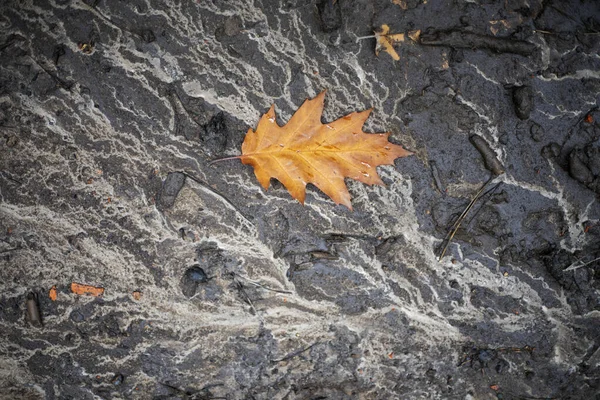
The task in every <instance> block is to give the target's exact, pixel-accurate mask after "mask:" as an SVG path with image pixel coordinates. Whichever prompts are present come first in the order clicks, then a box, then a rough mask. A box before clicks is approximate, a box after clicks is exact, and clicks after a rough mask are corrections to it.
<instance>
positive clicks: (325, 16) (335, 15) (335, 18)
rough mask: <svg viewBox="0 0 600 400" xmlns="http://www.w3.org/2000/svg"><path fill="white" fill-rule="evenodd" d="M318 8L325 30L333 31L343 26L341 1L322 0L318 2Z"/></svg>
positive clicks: (322, 27)
mask: <svg viewBox="0 0 600 400" xmlns="http://www.w3.org/2000/svg"><path fill="white" fill-rule="evenodd" d="M317 10H318V12H319V19H320V22H321V29H322V30H323V31H324V32H333V31H335V30H338V29H340V28H341V26H342V11H341V9H340V4H339V2H335V3H334V2H332V1H331V0H320V1H318V2H317Z"/></svg>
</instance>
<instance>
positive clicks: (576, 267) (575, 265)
mask: <svg viewBox="0 0 600 400" xmlns="http://www.w3.org/2000/svg"><path fill="white" fill-rule="evenodd" d="M596 261H600V257H598V258H595V259H593V260H592V261H588V262H586V263H585V264H580V265H577V263H579V262H581V261H577V262H574V263H573V264H571V265H569V266H568V267H567V268H566V269H565V272H566V271H575V270H576V269H579V268H582V267H585V266H587V265H590V264H591V263H593V262H596Z"/></svg>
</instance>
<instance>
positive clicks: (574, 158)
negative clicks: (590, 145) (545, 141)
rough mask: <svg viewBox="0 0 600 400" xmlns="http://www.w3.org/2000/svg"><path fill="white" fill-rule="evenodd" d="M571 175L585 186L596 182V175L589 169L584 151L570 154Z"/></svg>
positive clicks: (575, 151)
mask: <svg viewBox="0 0 600 400" xmlns="http://www.w3.org/2000/svg"><path fill="white" fill-rule="evenodd" d="M569 174H570V175H571V176H572V177H573V179H575V180H576V181H578V182H580V183H583V184H584V185H589V184H590V183H592V181H593V180H594V175H592V172H591V171H590V169H589V168H588V167H587V156H586V155H585V154H583V151H581V150H579V149H575V150H573V151H571V153H570V154H569Z"/></svg>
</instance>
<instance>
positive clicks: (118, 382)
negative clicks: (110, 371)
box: [110, 374, 125, 386]
mask: <svg viewBox="0 0 600 400" xmlns="http://www.w3.org/2000/svg"><path fill="white" fill-rule="evenodd" d="M124 380H125V377H124V376H123V374H115V376H113V377H112V379H111V380H110V383H112V384H113V385H115V386H119V385H121V384H122V383H123V381H124Z"/></svg>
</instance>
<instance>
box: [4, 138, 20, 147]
mask: <svg viewBox="0 0 600 400" xmlns="http://www.w3.org/2000/svg"><path fill="white" fill-rule="evenodd" d="M17 143H19V138H18V137H16V136H14V135H13V136H9V137H8V138H7V139H6V147H15V146H16V145H17Z"/></svg>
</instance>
